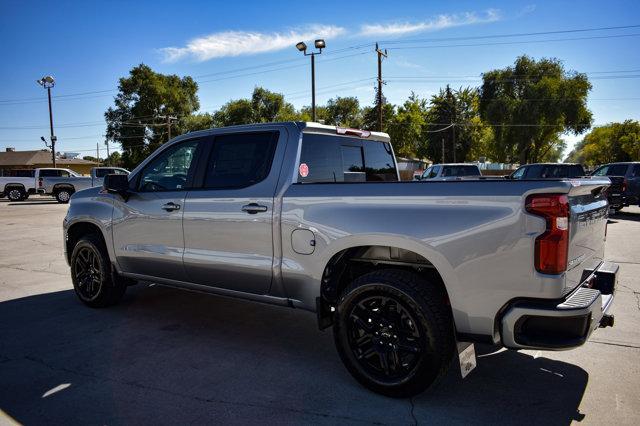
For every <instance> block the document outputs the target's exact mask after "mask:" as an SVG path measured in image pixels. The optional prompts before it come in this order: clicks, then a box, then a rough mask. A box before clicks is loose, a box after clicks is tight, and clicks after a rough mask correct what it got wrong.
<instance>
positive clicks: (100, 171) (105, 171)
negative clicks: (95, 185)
mask: <svg viewBox="0 0 640 426" xmlns="http://www.w3.org/2000/svg"><path fill="white" fill-rule="evenodd" d="M110 174H113V170H112V169H96V177H98V178H103V177H105V176H106V175H110Z"/></svg>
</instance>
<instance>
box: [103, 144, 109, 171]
mask: <svg viewBox="0 0 640 426" xmlns="http://www.w3.org/2000/svg"><path fill="white" fill-rule="evenodd" d="M108 161H109V140H108V139H107V158H106V159H105V162H104V164H105V166H108V165H109V164H107V162H108Z"/></svg>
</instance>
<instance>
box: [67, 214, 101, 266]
mask: <svg viewBox="0 0 640 426" xmlns="http://www.w3.org/2000/svg"><path fill="white" fill-rule="evenodd" d="M89 234H95V235H97V236H98V238H100V240H102V243H103V244H105V246H106V242H105V240H104V235H102V231H101V230H100V228H98V226H96V225H94V224H93V223H89V222H78V223H74V224H73V225H71V226H70V227H69V229H68V230H67V241H66V242H65V244H66V245H67V258H68V260H69V261H71V253H72V252H73V248H74V247H75V246H76V244H77V242H78V240H79V239H80V238H82V237H84V236H85V235H89Z"/></svg>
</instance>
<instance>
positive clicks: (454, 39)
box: [380, 24, 640, 44]
mask: <svg viewBox="0 0 640 426" xmlns="http://www.w3.org/2000/svg"><path fill="white" fill-rule="evenodd" d="M629 28H640V24H634V25H619V26H612V27H595V28H574V29H570V30H555V31H538V32H531V33H510V34H494V35H479V36H466V37H446V38H423V39H413V40H382V41H380V43H386V44H400V43H437V42H442V41H461V40H482V39H491V38H509V37H528V36H539V35H551V34H568V33H580V32H590V31H608V30H622V29H629Z"/></svg>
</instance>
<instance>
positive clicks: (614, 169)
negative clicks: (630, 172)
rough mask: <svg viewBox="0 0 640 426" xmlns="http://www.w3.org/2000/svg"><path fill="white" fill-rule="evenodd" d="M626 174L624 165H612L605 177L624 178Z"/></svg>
mask: <svg viewBox="0 0 640 426" xmlns="http://www.w3.org/2000/svg"><path fill="white" fill-rule="evenodd" d="M626 174H627V165H626V164H612V165H610V166H609V170H607V176H624V175H626Z"/></svg>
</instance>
